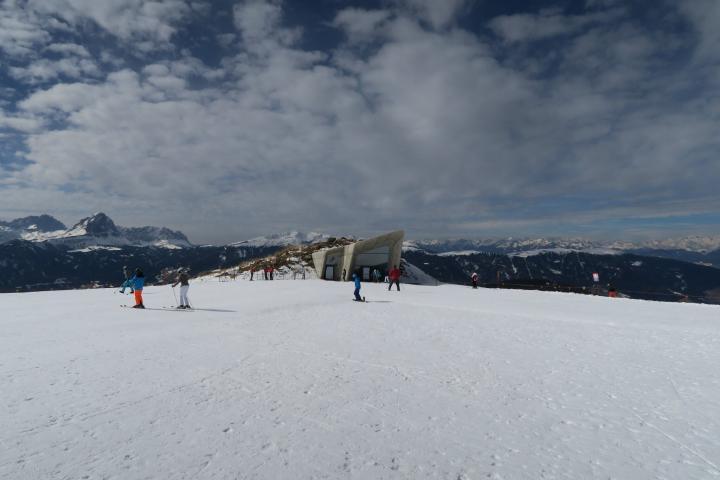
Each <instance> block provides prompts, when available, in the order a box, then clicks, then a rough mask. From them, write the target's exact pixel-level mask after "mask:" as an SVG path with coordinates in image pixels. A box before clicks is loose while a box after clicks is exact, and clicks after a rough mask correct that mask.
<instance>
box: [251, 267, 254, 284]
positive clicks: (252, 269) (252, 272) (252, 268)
mask: <svg viewBox="0 0 720 480" xmlns="http://www.w3.org/2000/svg"><path fill="white" fill-rule="evenodd" d="M253 275H255V267H250V281H251V282H252V281H253Z"/></svg>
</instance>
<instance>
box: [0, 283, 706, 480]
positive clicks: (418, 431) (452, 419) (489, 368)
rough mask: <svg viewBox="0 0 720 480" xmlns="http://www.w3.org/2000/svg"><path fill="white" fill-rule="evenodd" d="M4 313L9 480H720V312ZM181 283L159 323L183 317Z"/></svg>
mask: <svg viewBox="0 0 720 480" xmlns="http://www.w3.org/2000/svg"><path fill="white" fill-rule="evenodd" d="M363 294H364V295H366V296H367V298H368V300H369V302H370V303H366V304H357V303H353V302H351V301H350V299H351V297H352V286H351V285H350V284H339V283H325V282H321V281H275V282H252V283H251V282H246V281H243V282H240V281H238V282H228V283H215V282H212V283H211V282H206V283H198V282H195V283H193V284H192V287H191V290H190V301H191V302H192V303H194V304H195V306H196V307H198V308H199V310H198V311H195V312H171V311H162V310H147V311H135V310H131V309H122V308H118V305H119V304H120V303H123V302H127V301H128V298H126V297H122V296H121V295H119V294H116V293H114V292H113V291H110V290H95V291H71V292H41V293H28V294H6V295H0V309H1V311H2V312H3V315H2V318H1V319H0V331H2V335H1V336H0V351H1V352H2V354H1V356H0V391H2V403H3V413H2V428H1V429H0V441H1V442H2V443H1V445H2V448H1V449H0V477H1V478H12V479H21V478H117V479H119V478H122V479H141V478H163V479H184V478H187V479H190V478H197V479H225V478H267V479H279V478H288V479H303V478H328V479H333V478H363V479H364V478H407V479H418V478H451V479H457V478H465V479H476V478H495V479H537V478H572V479H579V478H603V479H605V478H628V479H630V478H631V479H651V478H653V479H654V478H677V479H680V478H682V479H701V478H702V479H705V478H715V477H717V476H719V475H720V460H719V459H720V405H719V403H720V377H719V374H718V368H717V366H718V365H720V315H719V313H720V310H719V309H718V308H717V307H712V306H704V305H685V304H661V303H651V302H642V301H631V300H623V299H614V300H613V299H607V298H600V297H587V296H577V295H571V294H557V293H539V292H522V291H503V290H500V291H498V290H482V289H480V290H472V289H469V288H463V287H457V286H440V287H415V286H404V287H403V291H401V292H400V293H397V292H395V291H393V292H388V291H387V290H386V289H385V287H384V286H383V285H373V284H366V285H364V286H363ZM172 298H173V297H172V291H171V289H170V287H169V286H166V287H154V288H148V289H147V291H146V304H147V305H148V307H160V306H162V305H170V304H171V303H172V302H173V300H172Z"/></svg>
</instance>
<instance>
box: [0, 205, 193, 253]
mask: <svg viewBox="0 0 720 480" xmlns="http://www.w3.org/2000/svg"><path fill="white" fill-rule="evenodd" d="M11 240H27V241H30V242H48V243H51V244H53V245H65V246H68V247H72V248H88V247H97V246H134V247H163V248H186V247H191V246H192V244H191V243H190V241H189V240H188V239H187V237H186V236H185V235H184V234H183V233H182V232H178V231H174V230H170V229H168V228H164V227H120V226H118V225H116V224H115V222H113V221H112V219H110V217H108V216H107V215H105V214H104V213H96V214H94V215H92V216H89V217H87V218H83V219H82V220H80V221H79V222H78V223H76V224H75V225H73V226H72V227H70V228H67V227H65V225H63V224H62V223H61V222H60V221H58V220H57V219H55V218H53V217H51V216H49V215H41V216H37V217H25V218H18V219H15V220H12V221H10V222H0V242H8V241H11Z"/></svg>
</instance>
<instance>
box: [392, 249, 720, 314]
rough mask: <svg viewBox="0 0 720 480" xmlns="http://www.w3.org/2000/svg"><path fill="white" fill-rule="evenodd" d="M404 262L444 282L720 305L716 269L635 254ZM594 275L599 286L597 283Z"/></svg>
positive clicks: (417, 256)
mask: <svg viewBox="0 0 720 480" xmlns="http://www.w3.org/2000/svg"><path fill="white" fill-rule="evenodd" d="M403 258H404V259H405V260H407V261H408V262H410V263H411V264H413V265H415V266H417V267H419V268H421V269H422V270H423V271H425V272H426V273H428V274H429V275H432V276H433V277H434V278H436V279H438V280H439V281H441V282H444V283H455V284H465V285H467V284H469V283H470V275H471V274H472V273H473V272H476V273H477V274H478V276H479V277H480V283H481V284H483V285H486V286H487V285H489V286H501V287H507V288H528V289H543V290H560V291H576V292H582V291H587V292H589V291H591V290H592V289H593V288H595V287H597V288H599V289H600V291H607V287H608V286H609V285H612V286H613V287H615V288H617V289H618V290H619V291H620V293H622V294H625V295H627V296H629V297H631V298H641V299H648V300H662V301H678V300H681V299H683V298H684V297H688V300H689V301H694V302H707V303H720V269H718V268H713V267H708V266H703V265H697V264H694V263H689V262H684V261H679V260H673V259H668V258H660V257H655V256H642V255H635V254H629V253H625V254H616V255H598V254H592V253H584V252H544V253H537V254H534V255H526V256H515V255H506V254H501V253H467V252H465V253H463V254H433V253H428V252H425V251H422V250H407V251H405V252H404V253H403ZM593 273H598V274H599V276H600V282H599V283H598V284H597V285H595V283H594V281H593Z"/></svg>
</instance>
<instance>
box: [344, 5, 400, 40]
mask: <svg viewBox="0 0 720 480" xmlns="http://www.w3.org/2000/svg"><path fill="white" fill-rule="evenodd" d="M391 16H392V13H391V12H390V11H388V10H364V9H360V8H346V9H343V10H341V11H340V12H338V14H337V15H336V16H335V20H334V22H333V24H334V25H335V26H336V27H338V28H340V29H342V30H343V31H344V32H345V33H346V34H347V35H348V38H349V39H350V41H353V42H358V41H360V42H361V41H367V40H370V39H373V38H376V35H377V33H378V29H379V28H380V27H381V26H382V25H383V24H384V23H385V22H386V21H387V20H389V19H390V17H391Z"/></svg>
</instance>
